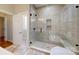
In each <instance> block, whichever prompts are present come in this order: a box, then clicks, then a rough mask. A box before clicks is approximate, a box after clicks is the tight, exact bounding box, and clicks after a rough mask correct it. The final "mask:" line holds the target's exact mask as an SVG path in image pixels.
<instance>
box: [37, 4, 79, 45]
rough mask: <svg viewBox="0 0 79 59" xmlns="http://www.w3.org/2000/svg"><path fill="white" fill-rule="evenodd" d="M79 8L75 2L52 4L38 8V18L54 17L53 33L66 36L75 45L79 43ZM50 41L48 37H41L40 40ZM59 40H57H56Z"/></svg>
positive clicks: (44, 19)
mask: <svg viewBox="0 0 79 59" xmlns="http://www.w3.org/2000/svg"><path fill="white" fill-rule="evenodd" d="M78 10H79V8H76V5H74V4H72V5H71V4H68V5H55V6H54V5H52V6H48V7H43V8H39V9H37V13H38V20H40V19H42V21H43V22H45V21H46V19H52V30H51V31H52V33H57V34H60V35H61V36H64V38H66V39H67V40H68V42H69V43H71V44H72V45H73V46H75V45H76V44H78V43H79V40H78V39H79V36H78V35H79V34H78V32H79V30H78V29H79V27H78V25H79V24H78V21H79V20H78V19H79V17H78V16H79V11H78ZM46 40H47V41H48V39H40V41H46ZM54 41H57V40H54Z"/></svg>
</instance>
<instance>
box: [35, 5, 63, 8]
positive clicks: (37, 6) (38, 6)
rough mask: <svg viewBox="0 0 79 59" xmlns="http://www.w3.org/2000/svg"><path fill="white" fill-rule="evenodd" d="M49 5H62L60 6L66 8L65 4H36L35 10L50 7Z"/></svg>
mask: <svg viewBox="0 0 79 59" xmlns="http://www.w3.org/2000/svg"><path fill="white" fill-rule="evenodd" d="M48 5H53V6H54V5H60V6H64V4H34V7H35V8H41V7H45V6H48Z"/></svg>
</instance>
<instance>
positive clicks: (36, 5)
mask: <svg viewBox="0 0 79 59" xmlns="http://www.w3.org/2000/svg"><path fill="white" fill-rule="evenodd" d="M46 5H48V4H35V5H34V6H35V8H40V7H44V6H46Z"/></svg>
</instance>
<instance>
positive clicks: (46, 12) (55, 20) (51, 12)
mask: <svg viewBox="0 0 79 59" xmlns="http://www.w3.org/2000/svg"><path fill="white" fill-rule="evenodd" d="M63 7H64V5H48V6H46V7H42V8H38V9H37V13H38V20H39V21H40V22H43V23H44V24H43V27H42V28H43V31H45V33H43V34H44V35H42V37H43V39H37V40H40V41H44V42H49V41H50V40H49V39H48V37H49V34H47V33H46V32H47V30H46V29H45V28H46V20H47V19H51V23H52V24H51V26H52V28H51V30H50V32H51V33H61V32H62V33H64V32H65V28H63V27H64V26H63V25H62V24H64V23H63V22H62V23H61V21H62V20H61V13H62V10H63ZM40 24H42V23H40ZM39 27H41V26H40V25H39ZM61 27H62V28H61ZM52 41H53V42H59V40H52ZM50 42H51V41H50Z"/></svg>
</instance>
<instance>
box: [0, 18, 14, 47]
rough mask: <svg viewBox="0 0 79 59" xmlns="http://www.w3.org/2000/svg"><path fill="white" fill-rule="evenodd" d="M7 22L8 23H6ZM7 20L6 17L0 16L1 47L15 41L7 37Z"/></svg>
mask: <svg viewBox="0 0 79 59" xmlns="http://www.w3.org/2000/svg"><path fill="white" fill-rule="evenodd" d="M5 23H6V24H5ZM6 26H7V22H5V17H0V47H2V48H7V47H9V46H11V45H12V44H13V43H12V42H10V41H8V40H7V38H6V34H7V33H6V32H7V28H6Z"/></svg>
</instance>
